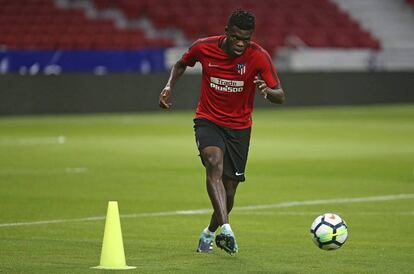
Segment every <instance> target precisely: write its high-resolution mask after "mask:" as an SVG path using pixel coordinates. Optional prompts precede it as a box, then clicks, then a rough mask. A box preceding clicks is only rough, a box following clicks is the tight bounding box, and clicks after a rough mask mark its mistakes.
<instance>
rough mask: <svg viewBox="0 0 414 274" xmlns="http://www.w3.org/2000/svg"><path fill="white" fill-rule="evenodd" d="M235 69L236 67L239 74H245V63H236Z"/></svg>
mask: <svg viewBox="0 0 414 274" xmlns="http://www.w3.org/2000/svg"><path fill="white" fill-rule="evenodd" d="M236 69H237V72H238V73H239V74H240V75H243V74H245V73H246V63H244V64H237V65H236Z"/></svg>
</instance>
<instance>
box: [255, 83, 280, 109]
mask: <svg viewBox="0 0 414 274" xmlns="http://www.w3.org/2000/svg"><path fill="white" fill-rule="evenodd" d="M253 83H255V84H256V87H257V89H258V90H259V92H260V94H261V95H263V97H264V98H265V99H267V100H269V101H270V102H272V103H274V104H283V103H284V102H285V92H284V91H283V88H282V85H281V84H280V82H279V83H277V85H276V86H275V87H274V88H270V87H268V86H267V84H266V82H265V81H264V80H262V79H259V77H257V76H256V77H255V79H254V81H253Z"/></svg>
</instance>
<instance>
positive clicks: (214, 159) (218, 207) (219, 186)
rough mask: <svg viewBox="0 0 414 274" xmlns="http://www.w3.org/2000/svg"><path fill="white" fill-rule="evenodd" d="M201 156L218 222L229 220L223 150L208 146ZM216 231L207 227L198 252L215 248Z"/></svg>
mask: <svg viewBox="0 0 414 274" xmlns="http://www.w3.org/2000/svg"><path fill="white" fill-rule="evenodd" d="M200 156H201V159H202V161H203V164H204V166H205V168H206V186H207V192H208V195H209V197H210V200H211V203H212V205H213V209H214V212H216V216H218V217H216V222H217V223H221V224H225V223H227V222H228V217H227V207H226V191H225V188H224V186H223V182H222V174H223V151H222V150H221V148H219V147H216V146H208V147H205V148H204V149H202V150H201V151H200ZM214 235H215V234H214V231H211V230H209V229H208V228H205V229H204V230H203V231H202V232H201V235H200V238H199V241H198V247H197V252H201V253H208V252H210V251H211V250H212V249H213V241H214Z"/></svg>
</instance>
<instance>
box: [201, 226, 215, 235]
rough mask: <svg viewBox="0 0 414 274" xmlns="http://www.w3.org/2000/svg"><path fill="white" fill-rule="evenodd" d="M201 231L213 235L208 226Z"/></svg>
mask: <svg viewBox="0 0 414 274" xmlns="http://www.w3.org/2000/svg"><path fill="white" fill-rule="evenodd" d="M203 232H204V233H206V234H208V235H210V236H214V234H215V233H214V232H212V231H210V230H209V229H208V227H206V228H204V230H203Z"/></svg>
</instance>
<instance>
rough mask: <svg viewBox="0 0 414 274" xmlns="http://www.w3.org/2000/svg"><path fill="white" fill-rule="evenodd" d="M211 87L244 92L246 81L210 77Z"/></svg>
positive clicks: (224, 90)
mask: <svg viewBox="0 0 414 274" xmlns="http://www.w3.org/2000/svg"><path fill="white" fill-rule="evenodd" d="M210 87H211V88H214V89H215V90H217V91H223V92H242V91H243V89H244V81H236V80H227V79H221V78H217V77H210Z"/></svg>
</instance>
